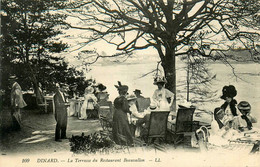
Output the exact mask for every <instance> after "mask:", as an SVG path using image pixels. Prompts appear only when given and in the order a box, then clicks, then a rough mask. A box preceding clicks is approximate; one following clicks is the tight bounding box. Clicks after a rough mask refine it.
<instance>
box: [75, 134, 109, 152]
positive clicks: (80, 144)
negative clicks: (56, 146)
mask: <svg viewBox="0 0 260 167" xmlns="http://www.w3.org/2000/svg"><path fill="white" fill-rule="evenodd" d="M113 146H114V142H113V141H112V140H111V139H110V138H109V137H108V136H106V135H104V134H102V133H100V132H98V133H96V132H95V133H93V134H90V135H87V136H84V133H82V135H81V136H73V135H72V138H71V139H70V151H72V152H73V153H76V154H80V153H85V154H96V153H107V152H109V150H110V149H112V148H113Z"/></svg>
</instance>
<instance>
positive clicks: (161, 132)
mask: <svg viewBox="0 0 260 167" xmlns="http://www.w3.org/2000/svg"><path fill="white" fill-rule="evenodd" d="M169 113H170V111H156V112H151V114H150V119H149V123H148V129H147V131H148V133H147V136H146V140H147V141H146V142H147V143H148V144H149V143H150V141H151V140H150V139H156V138H158V139H163V140H164V141H165V140H166V132H167V121H168V116H169Z"/></svg>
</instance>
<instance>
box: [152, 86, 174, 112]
mask: <svg viewBox="0 0 260 167" xmlns="http://www.w3.org/2000/svg"><path fill="white" fill-rule="evenodd" d="M167 98H174V94H173V93H172V92H171V91H169V90H168V89H165V88H162V89H161V90H159V89H156V90H155V91H154V94H153V101H154V102H155V103H156V104H157V107H158V110H166V111H170V107H171V106H170V104H169V103H168V100H167Z"/></svg>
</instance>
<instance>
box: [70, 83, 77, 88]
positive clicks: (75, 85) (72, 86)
mask: <svg viewBox="0 0 260 167" xmlns="http://www.w3.org/2000/svg"><path fill="white" fill-rule="evenodd" d="M77 86H78V84H76V83H74V84H72V85H71V86H70V87H71V88H75V87H77Z"/></svg>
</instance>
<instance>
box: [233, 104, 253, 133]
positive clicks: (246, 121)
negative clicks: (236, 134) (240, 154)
mask: <svg viewBox="0 0 260 167" xmlns="http://www.w3.org/2000/svg"><path fill="white" fill-rule="evenodd" d="M237 108H238V110H239V111H240V113H241V115H239V116H237V117H235V118H234V122H235V128H236V129H239V130H240V131H245V130H251V129H252V127H253V125H252V123H256V122H257V119H256V118H255V117H254V116H252V115H251V105H250V104H249V103H248V102H247V101H241V102H240V103H239V104H238V106H237Z"/></svg>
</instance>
